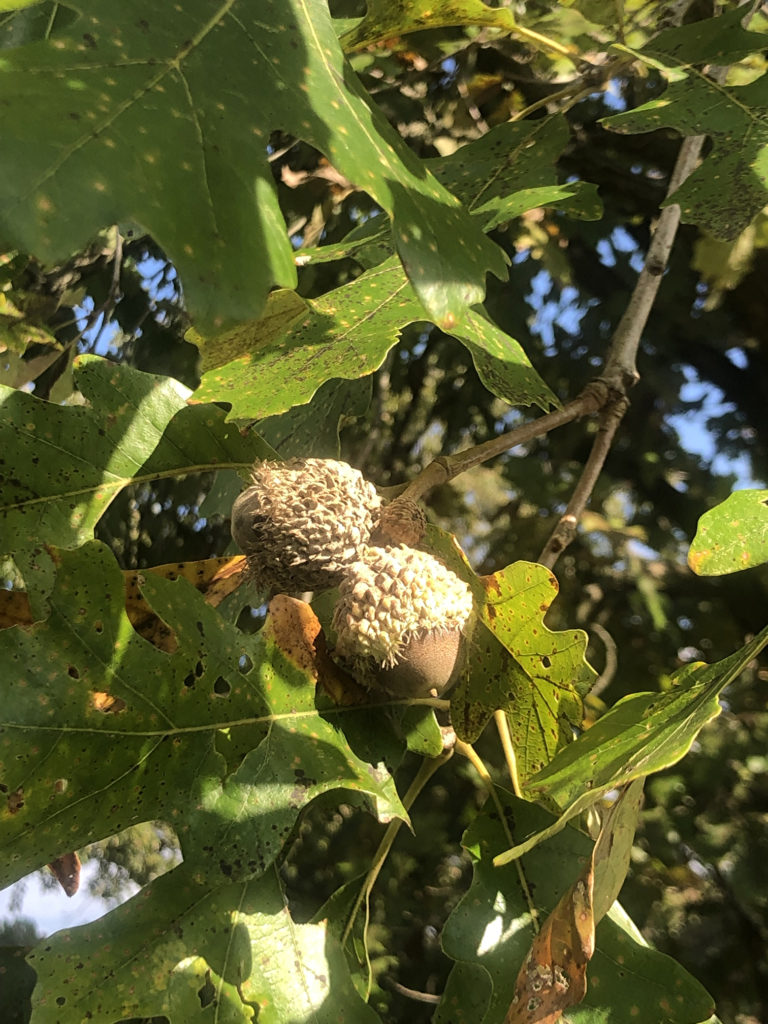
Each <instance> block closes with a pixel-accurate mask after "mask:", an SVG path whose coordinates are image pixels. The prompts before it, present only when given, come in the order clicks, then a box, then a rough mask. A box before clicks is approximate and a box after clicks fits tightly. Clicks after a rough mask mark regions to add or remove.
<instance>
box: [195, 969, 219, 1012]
mask: <svg viewBox="0 0 768 1024" xmlns="http://www.w3.org/2000/svg"><path fill="white" fill-rule="evenodd" d="M197 995H198V998H199V1000H200V1005H201V1006H202V1007H203V1008H205V1007H206V1006H210V1005H211V1003H212V1002H213V1000H214V999H215V998H216V989H215V988H214V986H213V984H212V983H211V972H210V971H206V972H205V984H204V985H203V987H202V988H200V989H198V990H197Z"/></svg>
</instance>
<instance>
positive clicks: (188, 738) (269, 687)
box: [0, 542, 407, 886]
mask: <svg viewBox="0 0 768 1024" xmlns="http://www.w3.org/2000/svg"><path fill="white" fill-rule="evenodd" d="M143 592H144V596H145V597H146V598H147V600H148V601H149V602H150V604H151V606H152V608H153V610H154V611H155V612H156V613H157V614H158V615H159V616H161V618H162V619H163V621H164V622H165V623H166V624H167V625H168V626H169V628H170V629H171V630H172V631H173V634H174V637H175V640H176V649H175V651H174V653H172V654H169V653H166V652H165V651H161V650H158V649H157V648H156V647H153V646H152V645H151V644H149V643H148V642H147V641H146V640H144V639H142V637H140V636H139V635H138V634H137V633H135V632H134V631H133V629H132V627H131V624H130V622H129V620H128V618H127V616H126V613H125V610H124V608H123V601H124V590H123V578H122V574H121V573H120V571H119V569H118V567H117V565H116V563H115V561H114V559H113V557H112V556H111V555H110V554H109V552H108V551H107V549H106V548H105V547H104V546H103V545H101V544H98V543H96V542H92V543H90V544H88V545H85V546H84V547H83V548H81V549H79V550H78V551H75V552H71V553H70V552H67V553H63V554H62V556H61V568H60V569H59V571H58V574H57V578H56V588H55V590H54V592H53V594H52V595H51V611H50V615H49V618H48V619H47V620H45V621H44V622H40V623H38V624H36V625H35V626H33V627H32V628H29V629H18V628H16V629H8V630H3V631H2V632H0V657H2V659H3V663H4V664H5V665H6V672H5V674H4V678H3V681H2V683H1V684H0V692H1V696H0V707H1V708H2V722H1V725H0V728H2V732H0V783H1V784H2V793H3V794H4V796H5V799H4V800H3V803H2V805H1V806H0V822H1V823H2V828H1V829H0V835H1V836H2V839H0V851H1V852H2V857H1V858H0V886H4V885H8V884H10V883H11V882H13V881H15V880H16V879H17V878H20V877H22V876H23V875H25V874H27V873H29V872H30V871H31V870H33V869H34V868H36V867H40V866H42V865H43V864H46V863H48V862H49V861H52V860H54V859H55V858H56V857H57V856H58V855H60V854H62V853H65V852H66V851H68V850H71V849H77V848H79V847H81V846H83V845H85V844H86V843H88V842H91V841H93V840H96V839H99V838H103V837H105V836H108V835H111V834H114V833H116V832H119V831H121V830H122V829H124V828H126V827H127V826H128V825H131V824H135V823H136V822H140V821H147V820H151V819H154V818H158V819H163V820H165V821H167V822H169V823H170V824H172V825H173V826H174V827H175V828H176V830H177V833H178V834H179V839H180V842H181V846H182V850H183V852H184V855H185V858H186V859H188V860H189V861H190V862H192V861H194V862H195V863H197V864H199V865H201V867H202V866H204V870H205V873H206V875H207V877H208V878H209V880H211V882H212V884H214V881H213V880H215V879H219V880H225V879H226V880H229V879H236V878H240V879H242V878H246V877H251V876H253V875H255V874H258V873H261V872H263V871H264V870H265V869H266V867H268V865H269V864H270V863H271V862H272V860H274V858H275V857H276V856H277V854H278V853H279V851H280V848H281V845H282V842H283V841H284V839H285V837H286V836H287V834H288V833H289V832H290V830H291V829H292V827H293V824H294V822H295V820H296V817H297V816H298V814H299V812H300V810H301V809H302V807H304V806H305V805H306V804H307V803H308V802H309V801H310V800H311V799H313V797H314V796H315V795H317V794H318V793H321V792H326V791H327V790H328V789H331V788H335V787H339V786H340V787H342V788H350V789H353V790H355V791H357V792H359V793H361V794H362V795H363V796H365V797H366V798H367V799H369V801H370V802H371V806H372V807H375V808H376V813H378V814H380V815H381V817H382V818H383V819H386V820H388V819H389V818H391V817H393V816H395V815H397V816H402V817H404V818H406V819H407V815H405V811H404V810H403V808H402V805H401V803H400V801H399V798H398V797H397V793H396V791H395V788H394V784H393V782H392V780H391V778H390V777H389V774H388V772H386V771H385V770H384V769H383V768H382V767H380V766H379V767H377V766H376V765H371V764H369V763H368V762H365V761H362V760H361V759H360V758H359V757H357V755H355V754H354V753H353V752H352V750H351V749H350V748H349V745H348V744H347V741H346V740H345V738H344V736H343V734H342V733H341V732H340V731H339V729H338V728H336V727H335V726H334V725H333V724H332V723H331V721H329V720H328V719H327V718H323V717H321V716H320V715H319V714H318V712H317V711H316V709H315V704H314V699H315V698H314V691H315V687H314V683H315V680H316V679H317V668H316V666H315V664H314V662H313V660H312V653H313V648H312V647H311V644H310V641H309V639H308V637H310V636H311V634H312V630H313V629H314V630H315V632H317V631H319V624H318V623H317V621H316V620H312V619H310V620H308V621H302V620H301V617H299V619H298V620H297V619H296V617H295V615H294V614H293V608H292V606H290V605H289V606H287V607H286V605H285V604H284V602H289V601H290V599H288V598H283V599H282V603H281V602H278V604H277V605H274V604H273V606H272V611H271V613H270V616H269V618H268V621H267V625H266V626H265V629H264V631H263V632H262V634H260V635H258V636H251V635H247V634H243V633H241V632H240V631H239V630H238V629H237V628H236V627H235V626H234V625H232V624H230V623H228V622H226V621H225V620H224V619H222V617H221V616H220V615H218V614H217V612H216V611H215V610H214V609H212V608H211V607H210V606H209V605H207V604H206V603H205V601H204V600H203V598H202V597H201V596H200V595H199V594H198V593H197V591H196V590H195V588H194V587H192V586H191V585H190V584H189V583H187V582H186V581H185V580H183V579H179V580H177V581H175V582H173V581H170V580H168V579H164V578H162V577H160V576H150V575H148V576H147V578H146V580H145V583H144V585H143ZM295 604H297V605H300V604H301V602H295ZM302 607H306V606H302ZM225 739H226V742H227V744H228V746H225V745H224V742H223V741H224V740H225ZM220 742H222V749H226V750H227V753H228V755H229V758H230V761H231V760H233V759H234V760H236V761H237V762H238V767H237V769H236V771H235V773H234V774H233V775H230V776H229V777H228V778H227V762H226V761H225V757H224V755H223V754H222V753H221V752H220V750H219V749H218V748H219V743H220ZM273 752H274V753H275V754H276V755H279V756H275V758H274V759H273V757H272V755H273ZM240 762H241V763H240ZM212 840H213V841H215V844H216V845H215V846H214V847H212Z"/></svg>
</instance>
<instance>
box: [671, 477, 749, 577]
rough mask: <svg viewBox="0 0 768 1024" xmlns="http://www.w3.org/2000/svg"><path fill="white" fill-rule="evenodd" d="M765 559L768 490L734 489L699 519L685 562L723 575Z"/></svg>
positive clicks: (703, 573)
mask: <svg viewBox="0 0 768 1024" xmlns="http://www.w3.org/2000/svg"><path fill="white" fill-rule="evenodd" d="M763 562H768V490H762V491H760V490H751V489H747V490H743V491H734V493H733V494H731V495H730V496H729V497H728V498H726V499H725V501H721V502H720V504H719V505H716V506H715V508H712V509H710V510H709V512H705V513H704V515H703V516H702V517H701V519H699V525H698V528H697V530H696V536H695V537H694V538H693V543H692V544H691V548H690V551H689V552H688V565H690V567H691V568H692V569H693V571H694V572H695V573H696V574H697V575H699V576H722V575H724V574H725V573H729V572H739V571H740V570H741V569H750V568H752V566H755V565H762V563H763Z"/></svg>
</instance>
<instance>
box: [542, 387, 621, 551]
mask: <svg viewBox="0 0 768 1024" xmlns="http://www.w3.org/2000/svg"><path fill="white" fill-rule="evenodd" d="M628 408H629V401H628V399H626V398H625V397H624V396H623V395H622V396H620V397H618V398H616V399H614V400H613V401H612V402H611V403H610V405H607V406H606V407H605V408H604V409H603V411H602V412H601V414H600V426H599V428H598V431H597V436H596V437H595V440H594V441H593V443H592V450H591V451H590V453H589V458H588V459H587V462H586V465H585V466H584V469H583V471H582V474H581V476H580V477H579V482H578V483H577V484H576V488H575V490H574V492H573V494H572V495H571V500H570V501H569V502H568V507H567V508H566V510H565V512H564V513H563V515H562V516H561V517H560V520H559V522H558V523H557V526H556V527H555V528H554V530H553V531H552V533H551V534H550V537H549V540H548V541H547V543H546V544H545V545H544V547H543V549H542V552H541V554H540V555H539V558H538V561H539V562H540V563H541V565H546V567H547V568H548V569H551V568H552V567H553V566H554V564H555V562H556V561H557V560H558V558H559V557H560V555H561V554H562V552H563V551H565V549H566V548H567V547H568V545H569V544H570V543H571V541H572V540H573V538H574V537H575V536H576V528H577V527H578V525H579V520H580V519H581V516H582V514H583V512H584V509H585V508H586V506H587V502H588V501H589V499H590V497H591V495H592V490H593V489H594V486H595V484H596V483H597V481H598V478H599V477H600V474H601V473H602V471H603V465H604V464H605V460H606V458H607V456H608V452H609V451H610V450H611V444H612V443H613V438H614V436H615V435H616V431H617V430H618V428H619V424H620V423H621V421H622V419H623V418H624V413H625V412H626V411H627V409H628Z"/></svg>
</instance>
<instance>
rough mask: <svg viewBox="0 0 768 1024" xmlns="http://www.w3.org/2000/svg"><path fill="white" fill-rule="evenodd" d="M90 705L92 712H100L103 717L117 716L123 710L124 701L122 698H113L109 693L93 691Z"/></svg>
mask: <svg viewBox="0 0 768 1024" xmlns="http://www.w3.org/2000/svg"><path fill="white" fill-rule="evenodd" d="M91 705H92V707H93V709H94V711H101V712H103V713H104V714H105V715H117V714H119V712H121V711H123V710H124V708H125V701H124V700H123V699H122V697H115V696H113V695H112V694H111V693H104V692H103V691H102V690H94V692H93V693H92V694H91Z"/></svg>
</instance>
